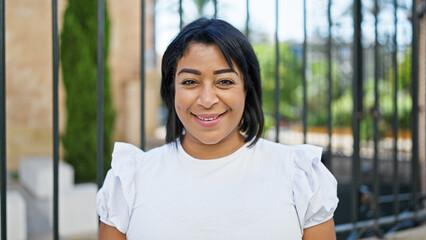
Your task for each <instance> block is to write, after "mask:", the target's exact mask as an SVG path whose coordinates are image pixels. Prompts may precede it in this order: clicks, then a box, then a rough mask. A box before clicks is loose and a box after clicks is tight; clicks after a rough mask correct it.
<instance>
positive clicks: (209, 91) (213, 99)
mask: <svg viewBox="0 0 426 240" xmlns="http://www.w3.org/2000/svg"><path fill="white" fill-rule="evenodd" d="M218 102H219V98H218V96H217V94H216V91H215V89H214V88H213V87H212V86H210V85H204V86H203V87H202V88H201V91H200V94H199V96H198V99H197V104H199V105H201V106H203V107H205V108H211V107H212V106H213V105H215V104H216V103H218Z"/></svg>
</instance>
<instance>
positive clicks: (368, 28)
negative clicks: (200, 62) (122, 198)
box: [1, 0, 426, 239]
mask: <svg viewBox="0 0 426 240" xmlns="http://www.w3.org/2000/svg"><path fill="white" fill-rule="evenodd" d="M142 4H143V5H142ZM413 7H415V10H413ZM425 9H426V1H425V0H417V1H416V0H364V1H360V0H339V1H331V0H320V1H318V0H316V1H314V0H304V1H290V0H279V1H277V0H261V1H260V0H204V1H203V0H145V1H140V0H126V1H114V0H107V1H105V11H104V14H105V19H104V20H105V25H104V26H102V25H101V27H103V29H104V32H103V34H104V35H103V37H102V36H101V38H99V37H98V35H97V34H98V32H97V30H98V27H99V26H100V25H99V23H98V21H97V10H98V5H97V3H96V1H83V0H73V1H66V0H58V1H57V10H58V28H59V43H60V44H59V59H60V61H59V87H58V95H59V99H58V101H57V102H56V103H57V104H58V109H59V110H58V111H56V110H55V107H54V103H55V100H52V94H53V93H54V91H55V85H54V84H52V79H53V78H54V75H55V73H54V72H52V62H54V59H53V58H52V55H53V52H52V21H53V20H52V15H51V12H52V2H50V1H45V0H30V1H27V0H13V1H12V0H6V1H5V22H4V24H5V25H4V26H5V35H4V43H5V50H4V51H3V52H2V56H4V57H5V70H4V74H5V88H4V89H5V95H2V98H4V101H5V113H4V114H3V115H2V116H1V121H3V123H4V124H5V131H4V132H5V134H4V139H5V140H4V142H3V143H4V146H5V147H4V149H3V150H2V151H4V154H5V155H4V157H3V159H2V161H5V165H3V166H6V167H7V189H8V191H7V195H8V198H7V202H8V203H9V201H11V202H10V204H8V205H7V207H8V208H7V209H8V216H7V221H4V220H3V221H2V222H8V224H7V225H8V226H7V229H8V236H9V238H8V239H52V236H51V235H52V227H53V226H54V225H55V223H54V220H52V214H53V213H52V210H51V204H52V201H54V198H53V196H54V195H55V194H57V193H55V194H53V195H52V193H50V191H51V189H52V182H53V175H52V172H50V169H52V158H53V157H52V156H53V155H54V148H52V146H54V143H55V142H56V143H58V144H59V148H60V151H59V159H60V166H59V173H60V174H59V202H60V205H59V206H60V209H59V210H58V211H59V229H60V230H59V233H60V235H61V237H63V238H69V239H77V238H78V239H94V238H95V237H94V235H96V232H97V220H93V219H96V212H94V210H95V207H94V206H95V203H94V202H93V201H94V197H95V194H96V190H97V186H96V184H95V182H96V181H97V180H98V183H99V179H100V178H102V177H103V174H104V173H105V172H106V171H107V169H109V168H110V161H111V152H112V146H113V143H114V142H115V141H123V142H129V143H132V144H134V145H136V146H139V147H141V148H142V149H144V150H149V149H152V148H154V147H157V146H160V145H162V144H164V137H165V129H164V124H165V120H166V118H167V116H166V110H165V108H164V107H163V105H162V102H161V99H160V94H159V86H160V81H161V76H160V63H161V57H162V54H163V52H164V50H165V49H166V47H167V45H168V44H169V43H170V41H171V40H172V39H173V37H174V36H175V35H176V34H177V33H178V32H179V30H180V28H181V27H182V26H184V25H185V24H187V23H189V22H191V21H193V20H195V19H197V18H199V17H202V16H204V17H211V18H219V19H223V20H226V21H228V22H229V23H231V24H232V25H234V26H235V27H236V28H238V29H240V30H241V32H243V33H244V34H245V35H246V36H247V37H248V39H249V41H250V42H251V43H252V45H253V48H254V50H255V52H256V54H257V56H258V59H259V62H260V66H261V71H262V90H263V94H264V95H263V98H264V101H263V107H264V114H265V117H266V125H265V131H264V137H265V138H267V139H270V140H272V141H277V142H280V143H283V144H289V145H294V144H303V143H309V144H315V145H319V146H322V147H323V148H324V154H323V162H324V163H325V164H326V166H327V167H328V168H329V169H330V170H331V171H332V172H333V174H334V175H335V176H336V178H337V180H338V182H339V189H338V195H339V198H340V203H339V207H338V209H337V211H336V213H335V222H336V225H337V227H336V230H337V231H338V239H358V238H363V237H371V236H384V235H389V234H392V233H394V232H396V231H399V230H402V229H406V228H412V227H416V226H419V225H422V224H423V220H424V219H425V216H426V215H425V206H424V197H425V193H426V155H425V149H426V130H425V129H426V113H425V105H426V98H425V96H426V20H425V19H426V18H425ZM142 10H143V11H144V18H141V12H142ZM413 11H414V12H415V14H414V15H413ZM141 29H142V30H141ZM99 39H102V40H103V47H102V48H101V49H103V53H104V62H103V64H102V63H100V64H99V63H98V62H97V53H98V51H97V46H98V45H97V44H99V41H100V40H99ZM141 40H143V41H141ZM141 46H143V49H142V48H141ZM141 56H144V57H141ZM141 59H142V61H141ZM100 65H101V66H102V68H101V71H102V78H101V81H102V82H103V92H102V94H103V98H102V103H101V104H102V106H103V111H102V112H103V120H102V125H103V128H102V130H103V132H102V133H101V135H100V136H102V139H103V143H102V144H103V146H102V147H103V149H101V153H103V154H101V155H102V156H99V152H98V151H99V135H98V134H99V132H98V131H99V129H98V127H99V126H100V120H99V119H97V108H98V107H99V102H97V89H98V88H97V87H98V86H99V82H98V83H97V80H98V79H99V78H98V77H99V66H100ZM141 83H142V84H141ZM141 92H143V94H142V95H141ZM141 96H142V97H143V98H142V99H141ZM98 101H99V100H98ZM141 110H142V111H141ZM54 114H58V119H59V121H58V124H59V125H58V129H59V135H60V136H59V139H55V138H54V137H53V136H54V129H55V128H54V127H55V125H54V123H55V120H54V118H53V115H54ZM141 119H142V120H143V121H141ZM102 125H101V126H102ZM141 126H142V127H141ZM2 134H3V133H2ZM2 136H3V135H2ZM99 161H101V162H103V166H101V168H103V169H104V170H103V172H102V171H101V172H100V171H99V170H97V168H98V167H99ZM61 189H62V190H61ZM65 190H66V191H65ZM9 198H12V200H9ZM16 199H18V200H16ZM17 202H18V203H19V204H16V203H17ZM80 203H81V204H80ZM83 205H84V206H83ZM12 207H13V209H12ZM75 209H80V210H81V211H82V212H83V213H82V214H83V215H82V216H83V217H80V218H82V219H85V220H88V219H89V220H88V221H90V223H88V224H83V223H84V221H85V220H78V219H80V218H79V216H77V215H78V214H77V213H76V212H77V210H75ZM18 212H19V214H14V213H18ZM88 212H91V215H90V216H91V217H87V214H88ZM67 214H69V215H67ZM11 215H13V216H11ZM74 215H76V216H74ZM10 217H13V218H14V219H12V220H10V219H9V218H10ZM73 217H74V218H75V219H76V220H73V221H71V222H67V221H66V220H65V219H73ZM61 219H62V220H61ZM13 221H15V222H13ZM79 221H80V222H81V223H82V225H85V226H77V225H78V224H77V225H76V224H75V222H79ZM61 224H62V225H61ZM73 224H74V225H75V226H74V225H73ZM73 226H74V227H73ZM13 227H14V228H13ZM9 228H12V229H10V230H9ZM61 229H62V230H61ZM10 234H12V235H10ZM13 234H15V235H13ZM419 239H421V238H419Z"/></svg>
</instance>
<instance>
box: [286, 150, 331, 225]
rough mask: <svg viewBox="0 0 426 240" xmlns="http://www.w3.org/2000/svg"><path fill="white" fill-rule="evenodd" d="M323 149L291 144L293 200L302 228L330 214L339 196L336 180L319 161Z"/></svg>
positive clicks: (327, 218)
mask: <svg viewBox="0 0 426 240" xmlns="http://www.w3.org/2000/svg"><path fill="white" fill-rule="evenodd" d="M321 153H322V148H321V147H317V146H312V145H298V146H294V155H293V160H294V174H293V179H292V181H293V200H294V204H295V206H296V210H297V214H298V217H299V223H300V227H301V231H302V232H303V229H305V228H309V227H312V226H315V225H317V224H320V223H323V222H325V221H327V220H329V219H331V218H332V217H333V214H334V210H335V209H336V207H337V203H338V202H339V199H338V198H337V181H336V179H335V178H334V176H333V175H332V174H331V173H330V171H328V169H327V168H326V167H325V166H324V164H323V163H322V162H321Z"/></svg>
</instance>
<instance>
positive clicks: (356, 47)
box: [0, 0, 425, 239]
mask: <svg viewBox="0 0 426 240" xmlns="http://www.w3.org/2000/svg"><path fill="white" fill-rule="evenodd" d="M323 2H324V4H325V5H326V9H327V10H326V12H325V17H326V19H327V22H328V24H327V36H326V37H325V40H326V41H325V44H324V45H323V48H322V49H323V54H324V55H325V56H326V70H325V79H326V89H327V92H326V96H327V97H326V98H327V100H326V109H327V114H326V116H327V118H326V119H327V120H326V124H325V125H324V126H325V127H326V129H327V136H328V144H327V146H326V149H327V151H326V153H327V154H326V155H325V157H326V159H327V163H328V166H329V167H330V168H332V167H331V166H333V165H334V164H335V162H336V161H340V160H341V158H340V157H339V154H338V153H335V152H333V149H332V137H333V126H334V125H333V121H335V119H333V113H332V112H333V101H334V97H333V96H334V83H335V82H337V81H338V79H335V78H336V74H334V72H335V71H336V69H334V68H336V65H333V58H336V54H335V52H336V51H337V50H336V49H337V48H338V45H339V44H341V43H338V41H336V40H335V39H334V38H333V34H332V33H333V27H335V23H333V18H332V14H331V12H332V9H333V2H332V1H331V0H326V1H323ZM368 3H370V5H371V6H372V9H371V10H372V14H373V19H374V24H373V28H374V43H373V44H372V46H373V53H372V56H373V63H372V66H373V72H374V74H373V82H374V92H373V99H374V105H373V107H372V109H371V117H372V120H371V121H372V124H373V129H372V132H373V155H372V158H371V159H370V160H371V162H372V176H373V177H372V180H371V181H370V185H371V188H372V191H371V193H372V201H371V202H370V203H372V205H373V206H372V210H373V211H372V212H373V214H372V215H371V214H370V216H367V217H365V216H360V212H361V211H362V210H361V208H362V207H363V206H365V204H366V203H365V202H363V200H361V196H362V195H363V194H364V193H363V192H362V191H361V190H360V189H361V188H362V186H363V185H364V184H365V183H364V182H363V173H362V169H361V163H362V161H363V159H362V158H363V157H362V156H361V154H360V150H361V147H362V146H361V143H362V141H363V140H362V138H361V134H360V132H361V122H362V121H364V118H365V117H366V110H365V109H364V107H365V106H364V103H363V102H364V98H365V92H364V89H365V86H364V84H365V78H366V74H365V72H366V69H365V68H366V63H365V60H366V56H364V54H365V53H366V51H365V49H366V46H364V45H363V29H362V23H363V13H364V10H363V9H364V8H365V6H364V5H363V4H368ZM213 4H214V15H213V17H217V16H218V12H220V9H218V1H213ZM278 4H279V1H278V0H275V33H274V44H275V98H274V99H275V112H274V114H273V115H274V116H275V140H276V141H277V142H278V141H279V139H280V133H281V131H280V128H281V126H280V118H281V113H280V110H279V109H280V107H279V105H280V85H279V84H280V81H279V80H280V78H281V77H282V76H280V72H279V70H278V68H279V63H280V58H279V56H280V55H279V51H280V49H279V46H280V45H279V42H280V41H279V34H278V33H279V31H281V29H280V26H279V21H278V18H279V15H280V12H279V11H278V9H279V5H278ZM384 4H388V5H389V4H393V11H394V28H393V33H392V36H391V38H390V46H392V48H391V49H390V50H388V53H390V55H391V59H392V60H391V66H390V68H389V69H391V71H392V74H391V75H392V78H393V83H394V85H393V86H394V87H393V88H394V89H393V98H392V104H391V105H392V106H393V118H394V120H393V122H392V124H391V125H392V133H393V135H392V136H393V152H392V156H391V158H392V159H391V161H392V162H393V175H392V176H393V179H394V183H393V187H392V191H391V194H389V195H384V194H382V193H381V192H380V190H381V183H380V179H379V165H380V153H379V148H380V147H379V141H380V134H379V122H380V121H381V120H382V116H381V115H380V108H381V106H380V100H379V99H380V95H379V94H380V91H379V85H380V81H381V79H382V78H383V77H381V74H382V73H381V72H383V70H381V66H380V64H381V63H380V58H381V57H383V53H381V51H382V50H381V48H383V46H381V45H383V44H381V43H380V42H379V31H378V29H379V27H380V24H381V23H380V21H379V17H378V13H379V8H380V7H381V5H384ZM406 5H407V2H404V3H403V2H402V1H397V0H393V2H390V1H380V2H379V1H378V0H371V1H370V2H364V3H363V2H361V0H354V1H353V2H352V3H351V7H350V9H351V11H352V14H351V15H352V29H353V34H352V41H351V43H350V45H351V49H352V50H351V51H352V84H351V88H352V105H353V106H352V121H351V122H352V136H353V146H352V148H353V152H352V156H351V158H350V159H351V167H352V168H351V169H352V172H351V175H352V176H351V183H350V191H349V192H350V210H349V209H346V210H345V211H350V216H351V217H350V221H349V222H346V223H339V222H338V225H337V226H336V231H337V232H338V234H340V233H345V232H346V233H348V232H351V234H349V235H347V234H346V235H345V238H346V237H348V238H352V239H356V238H358V237H359V236H361V234H363V233H364V232H371V233H373V234H375V235H379V236H380V235H383V233H385V232H386V231H387V230H389V227H387V228H386V226H389V225H391V226H394V227H395V226H397V225H398V223H400V222H402V221H405V220H412V222H413V223H414V224H415V223H417V222H419V221H421V220H423V219H424V217H425V209H424V206H422V205H421V199H423V196H422V195H421V193H420V192H419V182H420V179H419V168H420V165H419V136H418V131H419V129H418V118H417V116H418V112H419V109H418V91H416V90H417V89H418V81H419V76H418V69H419V49H418V48H419V42H418V41H419V19H418V17H419V14H418V11H417V9H418V6H417V1H415V0H413V1H412V2H410V4H408V5H410V6H408V7H407V6H406ZM178 6H179V7H178V9H177V11H178V13H179V17H180V27H182V25H183V15H184V11H183V6H182V0H179V2H178ZM249 6H250V1H249V0H246V7H247V11H246V22H245V24H246V26H245V33H246V34H247V36H249V35H252V34H254V33H252V31H251V30H250V9H249ZM404 6H405V10H406V11H410V12H411V19H410V21H411V33H412V37H411V43H410V44H409V45H410V46H409V45H407V46H406V47H407V49H408V50H410V52H411V71H410V72H411V76H408V77H409V78H410V79H411V80H410V88H411V102H412V107H411V123H410V133H411V143H412V144H411V155H410V159H409V161H410V165H411V174H410V175H411V181H410V183H409V185H410V187H411V189H409V191H408V192H407V193H401V192H400V189H401V188H400V184H401V183H400V176H399V174H398V173H399V172H398V169H399V163H400V159H399V158H398V152H399V149H398V137H399V136H398V133H399V128H400V126H399V124H400V122H399V121H398V119H399V114H398V109H399V108H398V89H399V85H398V77H399V76H400V74H399V73H398V46H399V45H400V44H399V43H398V26H399V24H398V20H399V18H398V14H397V13H398V10H399V9H400V8H403V7H404ZM307 7H309V5H308V3H307V0H304V1H303V20H304V25H303V34H304V40H303V44H302V49H303V55H302V66H303V67H302V72H301V73H300V74H301V75H302V87H303V99H302V102H303V104H302V106H303V107H302V111H301V122H302V124H301V125H302V129H303V142H304V143H306V142H307V135H308V113H309V109H308V97H309V96H308V92H307V89H308V81H307V78H308V77H309V76H308V74H307V70H308V68H309V62H308V60H309V59H308V48H309V41H308V33H307ZM104 8H105V3H104V0H98V13H97V14H98V36H97V37H98V55H97V57H98V71H97V72H98V80H97V86H98V89H97V95H98V100H97V106H98V108H97V116H98V118H97V129H98V130H97V131H98V134H97V139H98V151H97V152H98V154H97V156H98V157H97V162H98V170H97V171H98V177H97V182H98V185H99V186H101V184H102V182H103V174H102V173H103V171H102V169H103V162H104V161H103V154H102V153H103V145H104V143H103V138H102V136H103V118H102V112H103V98H102V96H103V64H102V59H103V48H104V42H103V39H104ZM57 9H58V5H57V0H52V19H53V20H52V41H53V65H52V71H53V159H54V160H53V161H54V165H53V169H52V171H53V173H54V175H53V176H54V185H53V186H54V187H53V192H54V195H53V196H54V198H53V206H52V207H53V214H54V217H53V219H54V221H53V238H54V239H59V231H58V219H59V218H58V190H59V189H58V163H59V144H60V143H59V127H58V121H59V119H58V116H59V114H58V113H59V108H58V71H59V39H58V14H57ZM140 23H141V42H140V44H141V65H140V72H141V74H140V81H141V89H140V91H141V106H142V109H141V110H142V111H141V123H140V124H141V148H145V131H144V125H145V123H144V118H145V115H144V112H145V110H144V109H143V106H144V104H143V103H144V92H145V89H144V83H145V77H144V75H145V67H144V62H145V61H144V56H145V51H144V46H145V43H144V39H145V1H144V0H141V22H140ZM0 27H1V32H0V44H1V45H0V49H1V54H0V158H1V163H0V166H1V172H0V183H1V192H0V195H1V239H7V237H6V236H7V221H6V215H7V214H13V213H7V212H6V181H7V180H6V174H7V171H6V111H5V110H6V109H5V106H6V104H5V103H6V94H5V88H6V86H5V71H6V68H5V55H6V52H5V1H4V0H0ZM343 45H344V44H343ZM408 50H407V51H408ZM423 54H424V53H423ZM334 62H335V61H334ZM337 67H339V66H337ZM406 77H407V76H406ZM402 202H405V203H407V202H408V203H409V204H407V206H408V207H405V208H404V209H402V208H401V203H402ZM383 204H391V205H392V207H391V211H390V212H389V213H388V214H385V213H384V211H383V209H382V205H383ZM342 236H343V235H342Z"/></svg>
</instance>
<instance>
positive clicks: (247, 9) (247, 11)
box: [246, 0, 250, 39]
mask: <svg viewBox="0 0 426 240" xmlns="http://www.w3.org/2000/svg"><path fill="white" fill-rule="evenodd" d="M249 24H250V1H249V0H246V37H247V39H249V35H250V28H249Z"/></svg>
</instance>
